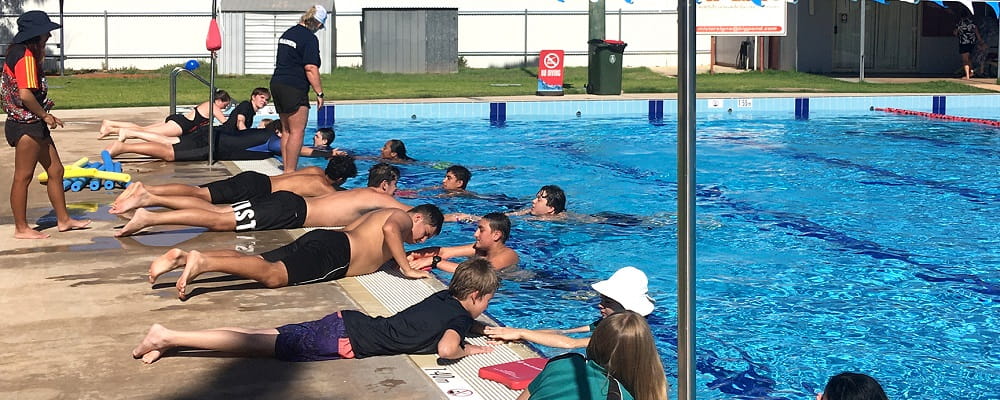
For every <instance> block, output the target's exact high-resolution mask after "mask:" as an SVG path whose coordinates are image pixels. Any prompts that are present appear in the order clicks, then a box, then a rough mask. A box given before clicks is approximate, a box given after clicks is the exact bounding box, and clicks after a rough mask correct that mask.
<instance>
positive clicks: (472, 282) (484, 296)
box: [132, 260, 500, 364]
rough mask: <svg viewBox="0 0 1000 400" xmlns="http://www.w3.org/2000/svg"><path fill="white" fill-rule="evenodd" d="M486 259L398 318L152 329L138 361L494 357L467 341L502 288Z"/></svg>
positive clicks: (343, 314)
mask: <svg viewBox="0 0 1000 400" xmlns="http://www.w3.org/2000/svg"><path fill="white" fill-rule="evenodd" d="M486 264H487V263H486V262H485V261H483V260H469V261H467V262H466V263H464V264H463V265H461V266H460V267H459V268H458V270H456V271H455V277H454V278H452V280H451V283H450V284H449V285H448V289H447V290H442V291H440V292H437V293H434V294H432V295H430V296H428V297H427V298H425V299H424V300H422V301H421V302H419V303H417V304H414V305H412V306H410V307H409V308H407V309H405V310H403V311H400V312H399V313H397V314H395V315H392V316H390V317H371V316H368V315H366V314H364V313H361V312H360V311H354V310H342V311H338V312H336V313H333V314H330V315H327V316H326V317H324V318H322V319H320V320H316V321H311V322H303V323H298V324H289V325H284V326H280V327H278V328H273V329H242V328H219V329H210V330H202V331H193V332H192V331H188V332H185V331H173V330H170V329H167V328H165V327H163V326H162V325H159V324H154V325H153V326H152V327H151V328H149V332H148V333H147V334H146V336H145V338H143V339H142V341H141V342H140V343H139V345H138V346H136V347H135V349H133V350H132V357H134V358H137V359H142V361H143V362H145V363H147V364H149V363H152V362H154V361H156V360H157V359H159V358H160V357H161V356H163V355H164V354H165V353H167V351H168V350H173V349H175V348H194V349H204V350H214V351H220V352H226V353H235V354H239V355H243V356H257V357H274V358H277V359H279V360H283V361H319V360H335V359H344V358H365V357H372V356H380V355H394V354H435V353H436V354H437V356H438V357H440V358H443V359H448V360H456V359H460V358H462V357H465V356H468V355H473V354H482V353H489V352H491V351H493V348H492V347H489V346H476V345H473V344H469V343H465V337H466V336H467V335H468V334H469V333H470V332H471V333H477V334H481V333H482V329H483V324H482V323H480V322H477V321H476V320H475V318H478V317H479V316H480V315H481V314H482V313H483V311H485V310H486V307H487V306H488V305H489V303H490V300H491V299H492V298H493V294H494V293H495V292H496V290H497V289H498V288H499V287H500V279H499V278H498V277H497V275H496V272H495V271H493V269H491V268H490V267H489V265H486Z"/></svg>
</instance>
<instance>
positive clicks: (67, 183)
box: [63, 179, 73, 192]
mask: <svg viewBox="0 0 1000 400" xmlns="http://www.w3.org/2000/svg"><path fill="white" fill-rule="evenodd" d="M72 185H73V181H71V180H69V179H63V191H64V192H65V191H67V190H69V187H70V186H72Z"/></svg>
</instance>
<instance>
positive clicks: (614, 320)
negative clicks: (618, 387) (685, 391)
mask: <svg viewBox="0 0 1000 400" xmlns="http://www.w3.org/2000/svg"><path fill="white" fill-rule="evenodd" d="M587 358H589V359H591V360H593V361H594V362H596V363H597V364H598V365H600V366H602V367H605V368H607V370H608V375H611V376H613V377H615V379H618V381H619V382H621V383H622V385H624V386H625V389H627V390H628V392H629V393H631V394H632V397H634V398H635V400H666V398H667V378H666V375H665V374H664V373H663V363H662V362H661V361H660V354H659V353H657V351H656V344H655V343H653V333H652V332H651V331H650V329H649V325H648V324H647V323H646V319H645V318H643V317H642V316H641V315H639V314H636V313H634V312H632V311H622V312H618V313H615V314H612V315H611V316H609V317H607V318H604V320H603V321H601V323H600V324H599V325H597V329H595V330H594V334H593V336H591V337H590V344H589V345H587Z"/></svg>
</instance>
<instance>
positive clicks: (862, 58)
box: [858, 0, 866, 83]
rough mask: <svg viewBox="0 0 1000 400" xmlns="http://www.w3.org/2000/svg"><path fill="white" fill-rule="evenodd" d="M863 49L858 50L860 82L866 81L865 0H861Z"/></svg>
mask: <svg viewBox="0 0 1000 400" xmlns="http://www.w3.org/2000/svg"><path fill="white" fill-rule="evenodd" d="M858 4H861V47H860V48H861V51H860V52H858V53H859V54H858V56H859V57H860V60H859V62H860V63H861V65H859V66H858V82H859V83H860V82H864V81H865V8H866V7H865V1H864V0H861V2H860V3H858Z"/></svg>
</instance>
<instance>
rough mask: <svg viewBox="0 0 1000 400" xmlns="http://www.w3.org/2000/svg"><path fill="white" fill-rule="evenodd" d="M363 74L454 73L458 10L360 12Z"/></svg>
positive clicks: (375, 10)
mask: <svg viewBox="0 0 1000 400" xmlns="http://www.w3.org/2000/svg"><path fill="white" fill-rule="evenodd" d="M361 45H362V53H363V55H362V58H363V65H364V67H365V71H369V72H387V73H426V72H436V73H447V72H457V71H458V9H454V8H451V9H364V10H362V35H361Z"/></svg>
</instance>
